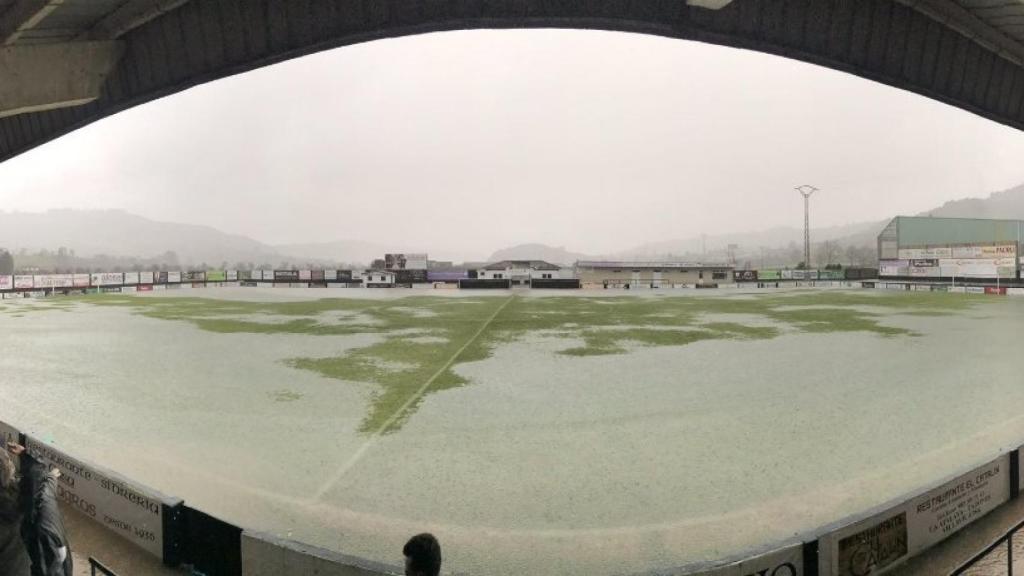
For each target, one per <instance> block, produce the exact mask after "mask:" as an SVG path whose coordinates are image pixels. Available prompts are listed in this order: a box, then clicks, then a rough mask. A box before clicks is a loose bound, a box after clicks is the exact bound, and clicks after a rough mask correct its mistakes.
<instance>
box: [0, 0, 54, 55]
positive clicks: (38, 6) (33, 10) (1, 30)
mask: <svg viewBox="0 0 1024 576" xmlns="http://www.w3.org/2000/svg"><path fill="white" fill-rule="evenodd" d="M63 3H64V0H18V2H15V3H14V4H13V5H11V7H10V8H8V9H7V10H6V11H5V12H4V13H3V14H0V44H2V45H4V46H8V45H10V44H13V43H14V41H15V40H17V39H18V37H19V36H21V34H22V32H24V31H26V30H31V29H32V28H35V27H36V25H38V24H39V23H40V22H42V20H43V18H46V17H47V16H49V15H50V12H53V11H54V10H56V9H57V7H58V6H60V5H61V4H63Z"/></svg>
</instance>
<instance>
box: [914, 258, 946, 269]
mask: <svg viewBox="0 0 1024 576" xmlns="http://www.w3.org/2000/svg"><path fill="white" fill-rule="evenodd" d="M938 265H939V261H938V259H936V258H917V259H914V260H911V261H910V267H911V268H931V267H933V266H938Z"/></svg>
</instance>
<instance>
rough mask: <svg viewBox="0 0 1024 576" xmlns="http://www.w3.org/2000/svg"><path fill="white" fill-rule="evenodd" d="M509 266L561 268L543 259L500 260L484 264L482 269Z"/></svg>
mask: <svg viewBox="0 0 1024 576" xmlns="http://www.w3.org/2000/svg"><path fill="white" fill-rule="evenodd" d="M509 268H529V269H531V270H561V266H556V265H554V264H552V263H550V262H545V261H543V260H501V261H499V262H494V263H492V264H488V265H487V266H484V268H483V269H484V270H508V269H509Z"/></svg>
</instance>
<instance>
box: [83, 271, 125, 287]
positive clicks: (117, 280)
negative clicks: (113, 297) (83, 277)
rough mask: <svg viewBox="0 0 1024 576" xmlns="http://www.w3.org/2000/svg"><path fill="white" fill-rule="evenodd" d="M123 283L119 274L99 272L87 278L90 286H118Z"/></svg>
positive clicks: (122, 277) (122, 276)
mask: <svg viewBox="0 0 1024 576" xmlns="http://www.w3.org/2000/svg"><path fill="white" fill-rule="evenodd" d="M123 283H124V274H122V273H121V272H99V273H95V274H91V275H90V276H89V285H90V286H120V285H121V284H123Z"/></svg>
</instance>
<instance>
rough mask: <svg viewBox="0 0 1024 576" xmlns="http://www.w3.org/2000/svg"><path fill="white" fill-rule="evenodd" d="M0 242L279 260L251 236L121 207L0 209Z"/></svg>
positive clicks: (33, 247)
mask: <svg viewBox="0 0 1024 576" xmlns="http://www.w3.org/2000/svg"><path fill="white" fill-rule="evenodd" d="M0 246H3V247H5V248H7V249H8V250H11V251H12V252H17V251H19V250H22V249H24V250H27V251H29V252H34V251H38V250H43V249H45V250H51V251H53V250H57V249H59V248H60V247H62V246H63V247H66V248H69V249H71V250H74V251H75V253H76V254H78V255H79V256H95V255H98V254H105V255H110V256H118V257H127V256H132V257H151V256H155V255H158V254H164V253H166V252H169V251H170V252H174V253H176V254H177V257H178V258H177V259H178V262H180V263H181V264H185V265H188V264H199V263H202V262H206V263H208V264H209V265H211V266H215V265H220V263H222V262H224V261H227V262H229V263H231V264H234V263H236V262H254V263H255V264H256V265H259V264H260V263H264V262H266V263H272V264H274V265H276V264H277V263H278V262H280V260H281V255H280V254H279V253H278V252H277V251H276V250H274V248H272V247H271V246H268V245H267V244H263V243H262V242H258V241H256V240H253V239H252V238H247V237H245V236H240V235H236V234H226V233H224V232H221V231H219V230H217V229H215V228H212V227H210V226H199V225H195V224H177V223H173V222H160V221H157V220H150V219H148V218H144V217H142V216H136V215H134V214H129V213H128V212H124V211H121V210H49V211H47V212H38V213H36V212H31V213H30V212H0Z"/></svg>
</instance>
